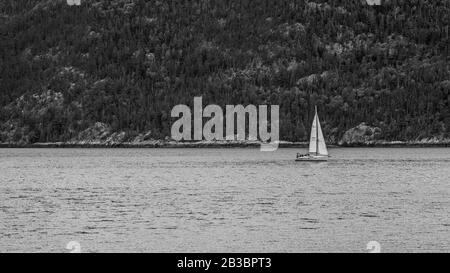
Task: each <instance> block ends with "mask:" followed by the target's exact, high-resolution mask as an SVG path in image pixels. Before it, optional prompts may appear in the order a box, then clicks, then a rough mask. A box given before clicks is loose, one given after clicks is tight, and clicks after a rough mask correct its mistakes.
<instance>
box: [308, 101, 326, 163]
mask: <svg viewBox="0 0 450 273" xmlns="http://www.w3.org/2000/svg"><path fill="white" fill-rule="evenodd" d="M309 154H311V155H322V156H328V150H327V145H326V143H325V139H324V137H323V134H322V128H321V127H320V121H319V116H318V115H317V107H316V114H315V116H314V121H313V124H312V129H311V138H310V141H309Z"/></svg>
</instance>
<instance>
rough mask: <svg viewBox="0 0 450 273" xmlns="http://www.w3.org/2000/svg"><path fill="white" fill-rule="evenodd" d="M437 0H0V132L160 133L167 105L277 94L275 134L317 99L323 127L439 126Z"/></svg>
mask: <svg viewBox="0 0 450 273" xmlns="http://www.w3.org/2000/svg"><path fill="white" fill-rule="evenodd" d="M449 26H450V1H449V0H397V1H395V0H391V1H384V3H383V5H381V6H368V5H366V4H365V2H364V1H359V0H333V1H319V0H315V1H314V2H313V1H299V0H240V1H237V0H229V1H224V0H189V1H188V0H161V1H156V0H150V1H148V0H147V1H144V0H112V1H100V0H84V1H83V0H82V5H81V6H68V5H67V4H66V1H58V0H40V1H38V0H2V1H1V2H0V37H1V38H0V142H10V141H13V142H20V143H34V142H55V141H67V140H70V139H73V138H76V137H78V136H79V133H80V132H82V131H84V130H85V129H87V128H89V127H90V126H92V125H93V124H95V123H96V122H102V123H104V124H107V125H109V126H111V129H112V131H113V132H119V131H124V132H126V134H127V137H128V138H133V137H135V136H136V135H137V134H138V133H143V132H148V131H151V137H152V138H155V139H161V138H165V137H167V136H170V128H171V125H172V123H173V121H174V119H172V118H171V117H170V111H171V109H172V107H173V106H175V105H177V104H180V103H183V104H188V105H192V103H193V97H194V96H200V95H202V96H203V103H204V104H210V103H214V104H219V105H221V106H225V105H226V104H250V103H251V104H256V105H258V104H279V105H280V116H281V123H280V133H281V136H280V138H281V139H284V140H296V141H299V140H306V139H307V138H308V134H309V132H308V131H309V127H310V122H311V119H312V114H313V109H314V105H318V108H319V111H320V113H321V118H322V120H323V121H322V126H323V129H324V133H325V134H326V136H327V138H328V141H330V142H336V141H337V140H338V139H340V138H341V137H342V135H343V134H344V133H345V131H346V130H348V129H349V128H351V127H354V126H356V125H358V124H360V123H361V122H366V123H367V124H370V125H373V126H377V127H379V128H380V129H381V137H382V138H383V139H386V140H418V139H423V138H428V137H437V138H448V137H449V136H450V60H449V49H450V36H449V35H450V29H449Z"/></svg>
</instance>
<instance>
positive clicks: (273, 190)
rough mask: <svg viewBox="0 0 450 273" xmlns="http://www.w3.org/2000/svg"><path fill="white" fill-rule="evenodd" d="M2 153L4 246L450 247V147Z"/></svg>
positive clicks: (309, 249)
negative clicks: (303, 158) (320, 156)
mask: <svg viewBox="0 0 450 273" xmlns="http://www.w3.org/2000/svg"><path fill="white" fill-rule="evenodd" d="M297 152H305V151H302V149H279V150H278V151H276V152H272V153H270V152H260V151H259V150H258V149H250V148H248V149H247V148H236V149H0V232H1V234H0V252H69V250H68V249H66V247H67V244H68V243H69V242H72V241H74V242H76V244H78V243H79V246H80V249H79V250H81V251H82V252H124V251H126V252H368V250H367V249H366V247H367V244H368V242H370V241H376V242H378V243H379V244H380V246H381V252H431V251H433V252H435V251H436V252H450V217H449V215H450V149H449V148H398V149H394V148H373V149H372V148H345V149H344V148H336V149H330V152H331V155H332V158H331V159H330V160H329V161H328V162H326V163H305V162H303V163H299V162H295V161H294V158H295V155H296V153H297Z"/></svg>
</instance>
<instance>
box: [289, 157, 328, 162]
mask: <svg viewBox="0 0 450 273" xmlns="http://www.w3.org/2000/svg"><path fill="white" fill-rule="evenodd" d="M295 161H297V162H324V161H328V157H327V156H307V157H299V158H297V159H295Z"/></svg>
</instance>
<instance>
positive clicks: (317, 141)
mask: <svg viewBox="0 0 450 273" xmlns="http://www.w3.org/2000/svg"><path fill="white" fill-rule="evenodd" d="M315 117H316V156H317V155H319V117H318V116H317V105H316V115H315Z"/></svg>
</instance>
